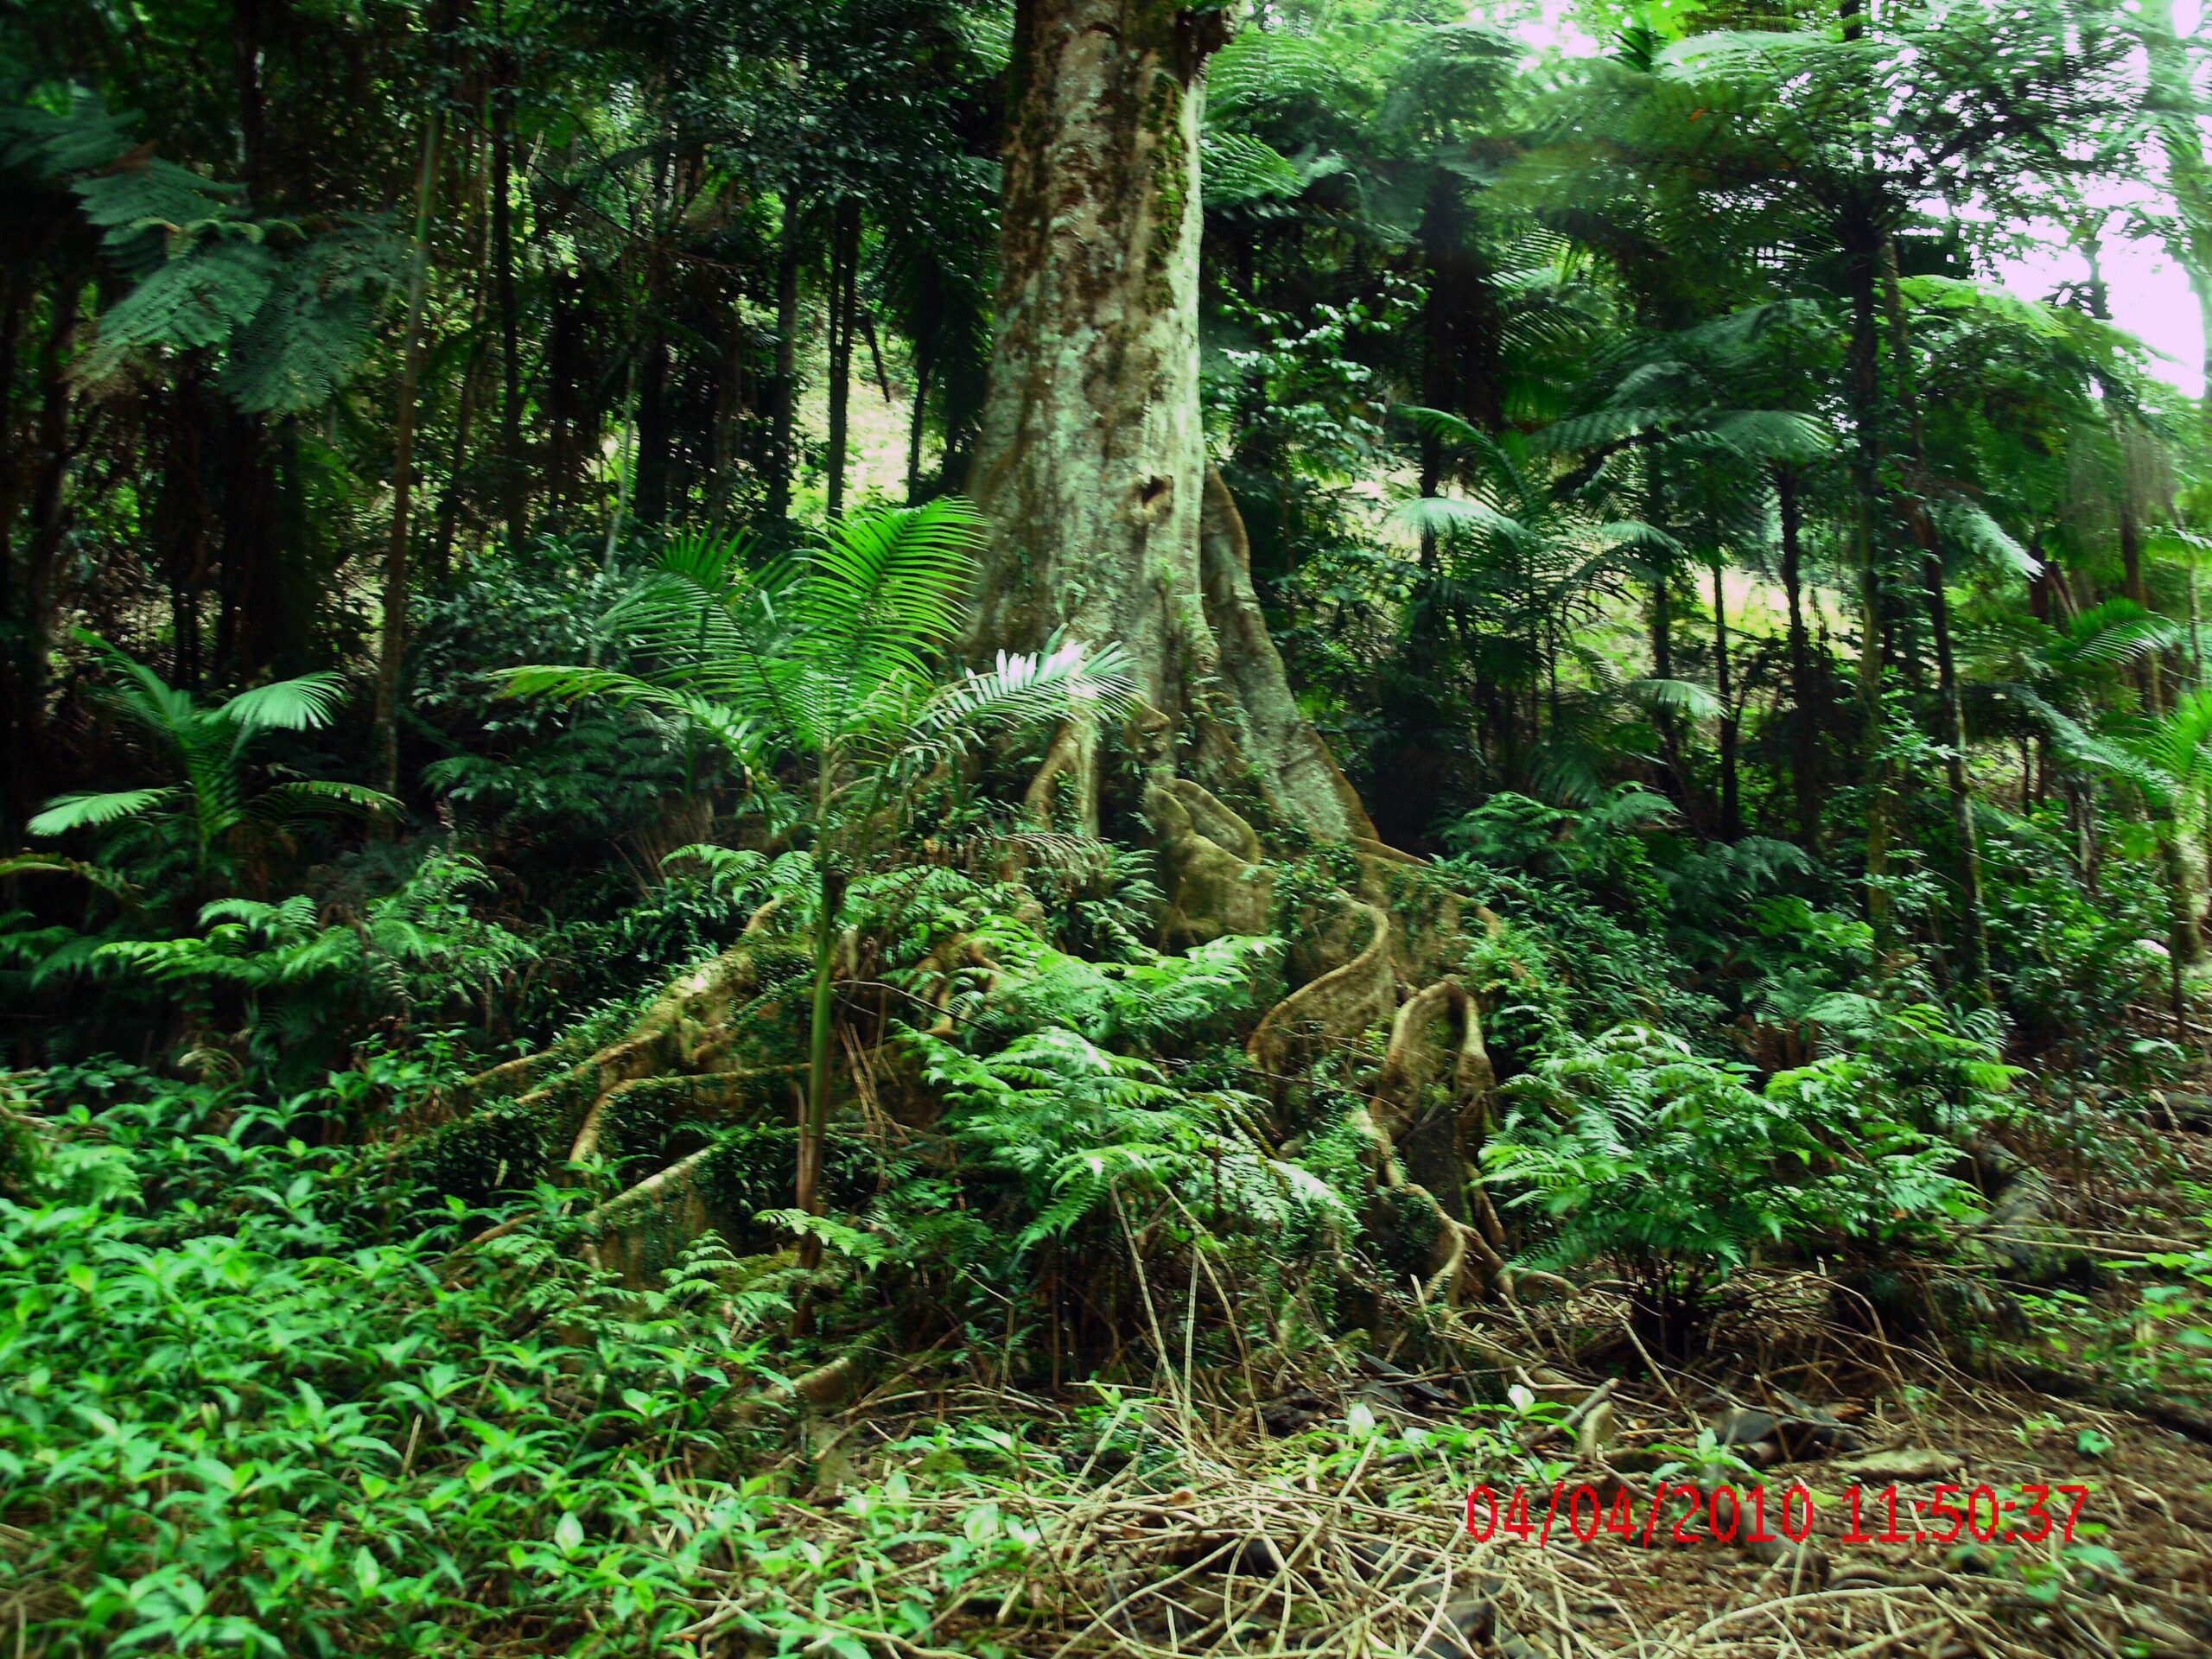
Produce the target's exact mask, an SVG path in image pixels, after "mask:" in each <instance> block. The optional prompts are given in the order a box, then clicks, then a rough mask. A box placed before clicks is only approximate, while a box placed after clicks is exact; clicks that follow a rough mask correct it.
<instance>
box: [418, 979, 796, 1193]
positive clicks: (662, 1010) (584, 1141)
mask: <svg viewBox="0 0 2212 1659" xmlns="http://www.w3.org/2000/svg"><path fill="white" fill-rule="evenodd" d="M765 946H766V941H763V940H761V939H759V938H754V939H753V940H751V941H749V942H741V943H739V944H735V945H733V946H732V947H731V948H730V949H728V950H725V951H723V952H722V954H721V955H720V956H719V957H715V959H714V960H713V961H712V962H709V963H704V964H702V966H700V967H698V968H695V969H692V970H691V971H690V973H688V974H685V975H683V976H682V977H680V978H678V979H677V981H676V982H674V983H673V984H671V986H670V987H669V988H667V989H666V990H665V991H664V992H662V993H661V995H660V996H659V997H658V999H657V1000H656V1001H654V1002H653V1004H652V1007H649V1008H647V1009H646V1010H645V1013H644V1014H642V1015H641V1016H639V1020H638V1022H637V1023H636V1024H635V1025H634V1026H632V1027H631V1028H630V1029H629V1031H628V1032H627V1033H625V1034H624V1035H623V1036H622V1037H621V1038H620V1039H619V1040H617V1041H615V1042H613V1043H610V1044H608V1045H607V1046H606V1047H604V1048H602V1049H601V1050H600V1051H599V1052H597V1053H595V1054H594V1055H592V1056H591V1057H590V1058H588V1059H585V1060H582V1061H580V1062H578V1063H576V1064H575V1065H569V1066H567V1067H565V1068H562V1069H560V1070H558V1071H556V1070H554V1068H555V1067H556V1066H557V1065H558V1064H559V1063H558V1060H557V1058H556V1057H555V1056H553V1055H550V1054H544V1055H533V1056H531V1057H530V1058H527V1059H524V1060H510V1061H508V1062H507V1063H506V1064H505V1065H499V1066H495V1067H494V1068H493V1070H491V1071H486V1072H485V1073H483V1074H482V1075H480V1076H479V1077H473V1078H471V1079H470V1080H469V1081H468V1083H467V1084H465V1085H463V1088H462V1090H461V1098H462V1099H463V1100H465V1101H466V1102H467V1103H469V1104H470V1105H472V1106H479V1107H480V1106H484V1105H486V1104H489V1103H492V1102H494V1101H498V1100H500V1099H502V1098H506V1097H510V1096H513V1097H515V1098H514V1103H515V1106H516V1108H517V1109H521V1110H524V1111H531V1110H537V1111H543V1112H545V1113H547V1114H549V1115H550V1119H549V1124H548V1127H549V1129H550V1136H549V1140H550V1142H551V1143H552V1144H556V1145H565V1146H567V1147H569V1148H570V1151H571V1155H572V1156H575V1157H584V1156H588V1155H589V1154H590V1153H591V1152H592V1151H594V1149H595V1148H596V1147H597V1145H598V1141H599V1135H600V1126H601V1122H603V1120H604V1117H605V1114H606V1109H607V1103H609V1101H610V1100H612V1099H613V1097H614V1096H616V1095H617V1094H618V1093H620V1092H622V1091H623V1090H626V1089H627V1088H628V1087H629V1086H630V1085H632V1084H639V1083H643V1082H646V1081H649V1080H652V1079H658V1078H664V1077H678V1076H685V1075H689V1076H693V1077H702V1078H703V1077H715V1076H719V1077H735V1076H741V1075H745V1074H744V1073H743V1072H742V1071H741V1070H740V1069H738V1068H733V1067H731V1066H730V1065H728V1061H729V1060H730V1058H731V1053H732V1050H733V1048H734V1046H735V1045H736V1044H737V1042H738V1040H739V1039H740V1036H741V1033H740V1031H739V1029H738V1022H737V1021H736V1020H735V1018H734V1016H735V1014H736V1012H737V1010H738V1009H739V1008H740V1007H741V1006H742V1005H744V1004H745V1003H746V1002H747V1001H752V1000H753V999H754V998H756V997H757V996H758V995H760V993H761V992H762V991H764V990H766V989H767V988H770V987H771V986H772V984H773V983H775V982H777V981H776V980H775V979H774V978H772V976H771V974H770V973H769V972H768V971H765V970H766V969H767V967H768V964H767V963H766V961H765V960H764V958H765V957H766V950H765ZM549 1073H550V1075H549ZM518 1089H521V1090H524V1092H522V1093H520V1094H519V1096H517V1095H516V1091H517V1090H518Z"/></svg>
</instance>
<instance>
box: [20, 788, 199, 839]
mask: <svg viewBox="0 0 2212 1659" xmlns="http://www.w3.org/2000/svg"><path fill="white" fill-rule="evenodd" d="M181 793H182V791H179V790H175V789H118V790H110V791H105V792H104V793H100V794H91V795H57V796H55V797H54V798H53V799H52V800H50V801H48V803H47V804H46V810H45V811H43V812H41V813H40V814H39V815H38V816H37V817H35V818H33V819H32V820H31V821H30V822H29V823H27V824H25V825H24V826H23V828H24V829H25V830H26V831H27V832H28V833H29V834H31V835H34V836H39V837H41V838H44V837H46V836H66V835H67V834H68V833H69V832H70V831H71V830H73V829H99V828H100V827H102V826H103V825H105V824H111V823H120V822H121V821H122V820H123V819H124V818H136V817H143V816H144V815H145V814H146V813H148V812H151V811H154V810H156V809H158V808H160V807H163V806H168V805H170V804H174V803H175V801H177V800H178V799H179V798H180V797H181Z"/></svg>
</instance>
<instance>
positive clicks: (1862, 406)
mask: <svg viewBox="0 0 2212 1659" xmlns="http://www.w3.org/2000/svg"><path fill="white" fill-rule="evenodd" d="M1856 11H1857V8H1856V6H1855V5H1847V8H1846V16H1847V18H1848V19H1850V20H1851V21H1849V22H1847V24H1846V28H1847V30H1848V29H1857V28H1858V26H1859V25H1858V23H1857V22H1856V16H1855V15H1856ZM1852 229H1853V235H1852V236H1851V237H1850V238H1848V239H1847V251H1846V261H1847V267H1846V268H1847V280H1848V284H1849V289H1850V297H1851V346H1850V358H1851V415H1852V426H1853V445H1852V457H1851V460H1852V466H1851V473H1852V540H1853V553H1854V554H1855V555H1856V556H1857V561H1858V564H1859V584H1860V591H1859V608H1860V612H1861V613H1862V620H1861V624H1860V628H1861V635H1860V639H1859V720H1860V724H1861V727H1862V728H1863V730H1864V734H1865V742H1866V919H1867V922H1868V923H1869V924H1870V925H1872V929H1873V933H1874V956H1875V960H1876V961H1877V963H1882V962H1885V961H1886V959H1887V958H1888V957H1890V955H1891V952H1892V951H1893V950H1895V949H1896V946H1897V937H1896V933H1897V913H1896V905H1895V901H1894V900H1893V899H1892V897H1891V893H1890V890H1889V885H1888V884H1889V875H1890V844H1891V840H1892V839H1893V838H1894V835H1895V829H1894V822H1893V821H1894V819H1895V817H1896V813H1897V778H1896V775H1895V768H1894V766H1892V765H1891V760H1890V755H1889V753H1888V736H1887V734H1886V732H1885V723H1886V720H1885V709H1884V692H1885V683H1886V681H1887V678H1888V674H1887V661H1886V658H1887V657H1888V652H1889V599H1888V589H1889V583H1888V581H1887V580H1886V576H1885V569H1884V567H1885V562H1886V557H1887V555H1886V552H1885V543H1886V539H1887V538H1886V537H1884V536H1883V535H1882V534H1881V531H1880V524H1881V517H1882V515H1881V496H1880V492H1881V462H1882V436H1881V383H1880V371H1879V368H1878V353H1879V351H1880V336H1879V325H1878V308H1877V302H1876V299H1875V262H1876V260H1877V258H1878V239H1877V237H1876V234H1875V232H1874V231H1873V229H1872V226H1869V225H1866V224H1864V223H1860V224H1857V225H1854V226H1853V227H1852Z"/></svg>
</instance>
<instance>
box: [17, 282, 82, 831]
mask: <svg viewBox="0 0 2212 1659" xmlns="http://www.w3.org/2000/svg"><path fill="white" fill-rule="evenodd" d="M83 291H84V282H83V279H82V278H81V277H65V278H64V279H63V280H62V281H61V282H60V283H59V284H57V285H56V287H55V289H54V297H53V301H52V312H51V320H50V321H48V325H47V331H46V342H45V344H44V346H42V347H41V350H40V353H39V410H38V426H37V445H38V448H37V454H38V461H37V467H36V473H35V480H36V481H35V483H34V484H33V485H32V486H31V498H30V522H29V545H28V546H27V547H26V549H25V550H24V557H23V573H22V582H23V587H22V607H21V610H20V613H19V617H20V622H21V632H19V634H18V635H17V637H16V639H14V640H12V641H10V642H9V649H10V656H11V657H12V658H13V662H12V664H11V667H12V670H13V671H12V672H11V673H10V675H9V680H10V684H9V686H8V691H9V693H10V696H9V698H8V702H9V704H10V707H9V709H8V711H7V713H8V728H9V730H8V733H7V736H8V741H9V757H10V765H9V767H8V792H9V794H10V798H11V800H10V804H11V806H12V807H13V808H14V810H15V813H16V817H17V818H18V819H21V818H22V817H27V816H29V812H30V810H32V809H33V808H34V807H35V805H36V804H37V803H38V800H39V798H40V797H41V795H42V794H43V793H44V792H45V791H43V789H41V787H40V785H38V783H37V781H36V780H37V779H39V778H40V777H41V775H43V773H44V772H45V770H46V767H45V755H46V716H47V709H46V703H47V697H48V693H49V690H50V689H51V688H50V687H49V685H48V661H49V659H50V658H51V657H52V655H53V650H54V613H55V601H56V594H55V591H54V590H55V586H56V577H57V575H58V574H59V572H60V563H61V550H62V547H63V545H64V544H65V543H66V541H67V537H68V532H69V468H70V463H71V461H72V460H73V449H72V446H71V442H70V425H71V422H70V412H71V407H72V401H73V400H72V398H71V396H70V388H69V365H70V359H71V356H72V354H73V351H74V349H75V346H76V340H77V329H78V327H79V300H80V297H81V296H82V294H83Z"/></svg>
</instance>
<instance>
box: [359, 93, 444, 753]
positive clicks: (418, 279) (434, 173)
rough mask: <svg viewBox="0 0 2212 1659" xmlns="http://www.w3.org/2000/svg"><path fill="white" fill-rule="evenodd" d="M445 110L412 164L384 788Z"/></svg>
mask: <svg viewBox="0 0 2212 1659" xmlns="http://www.w3.org/2000/svg"><path fill="white" fill-rule="evenodd" d="M444 118H445V111H443V109H442V108H436V107H434V108H433V109H432V110H431V111H430V112H429V114H428V115H426V116H425V117H424V118H423V139H422V146H421V150H420V153H419V155H418V157H417V159H416V168H415V238H414V249H413V253H412V257H411V258H410V263H409V266H408V273H407V331H406V334H405V336H404V346H403V349H402V357H401V368H400V374H399V409H398V412H397V416H396V420H395V423H394V428H393V434H392V458H391V534H390V537H389V539H388V540H387V541H386V543H385V559H384V620H383V624H382V630H381V633H380V637H379V638H378V644H377V694H376V713H375V716H374V724H373V727H372V741H371V747H372V753H373V760H372V766H371V772H372V777H373V778H374V779H375V783H376V786H377V787H378V789H381V790H383V791H385V793H386V794H392V793H395V792H397V789H398V787H399V682H400V674H401V671H402V669H403V667H404V664H405V662H406V658H407V555H408V532H409V514H410V512H411V510H412V508H413V506H414V494H415V420H416V404H417V403H418V402H419V400H420V394H421V388H422V381H423V356H424V349H423V348H424V340H423V309H424V305H425V302H426V301H427V300H428V298H429V284H430V205H431V200H432V198H433V197H434V195H435V193H436V189H437V179H438V143H439V139H440V137H441V136H442V129H443V126H444Z"/></svg>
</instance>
